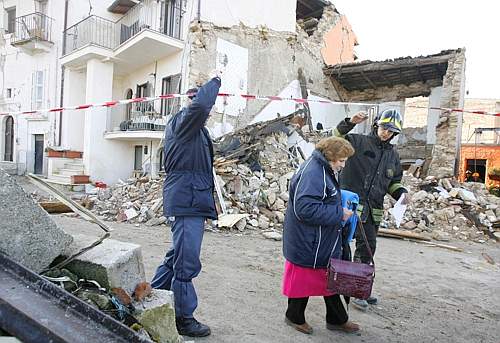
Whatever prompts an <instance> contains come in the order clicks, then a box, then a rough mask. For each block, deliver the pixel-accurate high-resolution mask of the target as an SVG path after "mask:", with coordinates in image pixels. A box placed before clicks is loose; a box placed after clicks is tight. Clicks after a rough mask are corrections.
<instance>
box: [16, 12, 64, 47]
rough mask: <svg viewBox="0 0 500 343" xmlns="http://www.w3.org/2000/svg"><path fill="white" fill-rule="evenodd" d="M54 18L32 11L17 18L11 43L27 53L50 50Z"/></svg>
mask: <svg viewBox="0 0 500 343" xmlns="http://www.w3.org/2000/svg"><path fill="white" fill-rule="evenodd" d="M53 22H54V19H52V18H50V17H48V16H46V15H45V14H42V13H38V12H36V13H31V14H27V15H24V16H21V17H17V18H16V20H15V29H14V34H13V36H12V40H11V44H12V45H13V46H16V47H19V48H21V49H23V50H25V51H26V52H27V53H30V54H34V53H37V52H48V51H49V50H50V48H51V47H52V45H53V44H54V43H53V42H52V24H53Z"/></svg>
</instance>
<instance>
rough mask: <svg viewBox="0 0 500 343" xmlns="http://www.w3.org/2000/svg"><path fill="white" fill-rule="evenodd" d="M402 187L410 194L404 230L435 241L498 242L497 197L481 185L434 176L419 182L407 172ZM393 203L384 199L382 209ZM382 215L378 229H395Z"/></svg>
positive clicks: (386, 215) (499, 212) (499, 200)
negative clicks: (424, 235)
mask: <svg viewBox="0 0 500 343" xmlns="http://www.w3.org/2000/svg"><path fill="white" fill-rule="evenodd" d="M403 184H404V185H405V187H407V188H408V190H409V193H410V194H411V195H412V196H411V202H410V204H409V205H408V207H407V211H406V213H405V218H404V219H403V223H402V228H403V229H405V230H412V232H416V233H428V234H430V236H431V237H432V238H433V239H435V240H438V241H450V240H463V241H474V242H477V243H484V242H486V241H488V240H489V239H492V240H498V238H497V237H499V236H500V234H499V232H498V231H500V228H499V227H498V223H499V220H500V211H498V208H499V206H500V198H499V197H496V196H494V195H492V194H489V192H488V191H487V189H486V187H485V186H484V184H481V183H474V182H468V183H459V182H457V181H456V180H454V179H451V178H442V179H438V178H436V177H427V178H426V179H425V180H422V179H419V178H416V177H414V176H413V175H411V174H407V173H406V172H405V175H404V177H403ZM394 203H395V200H394V199H392V198H391V197H390V196H386V198H385V204H384V207H385V209H386V210H388V209H389V208H391V207H392V206H393V205H394ZM385 212H386V213H385V216H384V221H383V222H382V224H381V227H387V228H395V223H394V219H393V218H392V217H391V216H390V214H389V213H388V212H387V211H385Z"/></svg>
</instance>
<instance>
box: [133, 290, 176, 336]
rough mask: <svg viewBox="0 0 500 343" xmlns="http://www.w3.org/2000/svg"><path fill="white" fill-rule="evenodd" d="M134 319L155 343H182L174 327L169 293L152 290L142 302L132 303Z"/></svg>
mask: <svg viewBox="0 0 500 343" xmlns="http://www.w3.org/2000/svg"><path fill="white" fill-rule="evenodd" d="M134 307H135V309H136V313H135V315H136V318H137V320H138V321H139V322H140V323H141V325H142V326H144V328H145V329H146V331H147V332H148V333H149V334H150V335H151V337H152V338H153V340H154V341H155V342H160V343H177V342H182V340H181V337H180V336H179V334H178V333H177V327H176V325H175V309H174V296H173V293H172V292H171V291H167V290H162V289H153V290H152V293H151V294H150V296H149V297H147V298H146V299H144V301H141V302H138V303H134Z"/></svg>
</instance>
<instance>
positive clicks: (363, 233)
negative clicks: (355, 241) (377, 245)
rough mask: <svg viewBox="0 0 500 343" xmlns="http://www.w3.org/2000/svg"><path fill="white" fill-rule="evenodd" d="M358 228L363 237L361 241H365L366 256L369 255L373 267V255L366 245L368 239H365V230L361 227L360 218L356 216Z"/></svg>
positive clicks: (368, 245)
mask: <svg viewBox="0 0 500 343" xmlns="http://www.w3.org/2000/svg"><path fill="white" fill-rule="evenodd" d="M357 222H358V224H357V225H358V228H360V229H361V230H360V231H361V235H362V236H363V240H364V241H365V244H366V249H367V250H368V254H369V255H370V259H371V260H372V264H373V265H374V266H375V261H374V260H373V253H372V249H371V248H370V244H368V238H366V232H365V228H364V227H363V223H362V222H361V218H359V216H358V220H357Z"/></svg>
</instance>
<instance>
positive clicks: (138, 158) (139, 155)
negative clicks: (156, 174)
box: [134, 145, 142, 170]
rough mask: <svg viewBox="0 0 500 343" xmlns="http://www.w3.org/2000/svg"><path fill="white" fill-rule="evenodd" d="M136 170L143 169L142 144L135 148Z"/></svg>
mask: <svg viewBox="0 0 500 343" xmlns="http://www.w3.org/2000/svg"><path fill="white" fill-rule="evenodd" d="M134 170H142V145H136V146H135V149H134Z"/></svg>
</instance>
